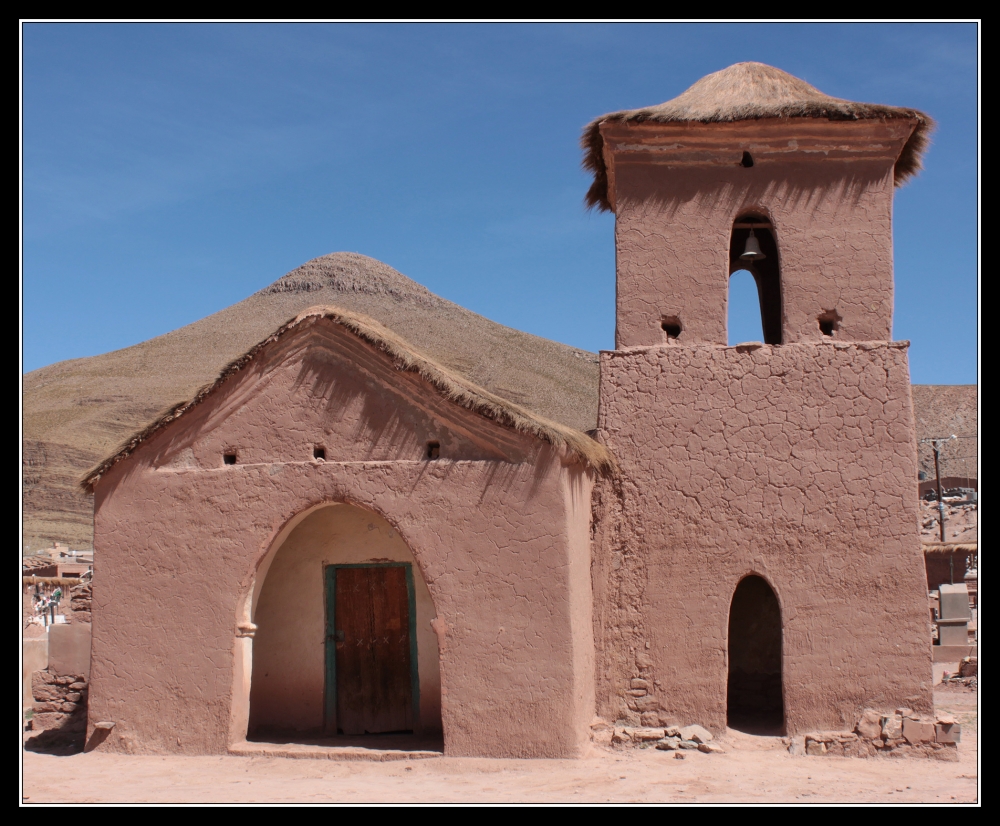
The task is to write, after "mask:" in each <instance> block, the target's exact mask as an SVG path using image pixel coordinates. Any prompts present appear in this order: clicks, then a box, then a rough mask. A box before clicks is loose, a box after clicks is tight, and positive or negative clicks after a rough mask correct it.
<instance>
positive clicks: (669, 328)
mask: <svg viewBox="0 0 1000 826" xmlns="http://www.w3.org/2000/svg"><path fill="white" fill-rule="evenodd" d="M660 329H661V330H663V332H664V333H665V334H666V337H667V341H670V340H672V339H675V338H678V337H679V336H680V334H681V330H682V329H683V328H682V327H681V320H680V319H679V318H677V317H676V316H668V317H667V318H664V319H663V320H662V321H661V322H660Z"/></svg>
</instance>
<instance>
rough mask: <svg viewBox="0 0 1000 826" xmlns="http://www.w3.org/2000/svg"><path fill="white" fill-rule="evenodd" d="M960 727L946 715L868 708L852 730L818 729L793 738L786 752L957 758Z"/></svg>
mask: <svg viewBox="0 0 1000 826" xmlns="http://www.w3.org/2000/svg"><path fill="white" fill-rule="evenodd" d="M961 736H962V727H961V726H960V725H959V724H958V722H957V721H956V720H955V718H954V717H951V716H949V715H926V714H917V713H916V712H914V711H912V710H911V709H908V708H898V709H896V711H895V713H894V714H884V713H882V712H878V711H873V710H868V711H865V713H864V714H863V715H862V716H861V720H860V721H859V722H858V724H857V725H856V726H855V727H854V731H818V732H812V733H811V734H807V735H806V736H805V738H804V743H803V741H802V740H800V739H798V738H796V739H793V741H792V743H791V745H790V746H789V749H788V750H789V751H790V752H792V753H793V754H794V753H802V752H803V751H804V752H805V754H809V755H815V756H825V755H836V756H842V757H874V756H875V755H877V754H884V755H888V756H891V757H906V756H913V757H933V758H935V759H937V760H946V761H957V760H958V743H959V741H960V740H961Z"/></svg>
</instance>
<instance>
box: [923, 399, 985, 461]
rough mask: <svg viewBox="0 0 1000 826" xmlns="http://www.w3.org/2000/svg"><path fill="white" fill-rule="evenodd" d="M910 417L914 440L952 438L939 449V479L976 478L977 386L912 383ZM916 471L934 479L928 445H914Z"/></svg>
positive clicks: (977, 440) (932, 455)
mask: <svg viewBox="0 0 1000 826" xmlns="http://www.w3.org/2000/svg"><path fill="white" fill-rule="evenodd" d="M913 414H914V417H915V418H916V420H917V438H918V439H924V438H938V437H945V438H947V437H948V436H951V435H953V434H954V435H956V436H958V437H959V438H957V439H955V440H954V441H951V442H948V443H947V444H945V445H943V446H942V450H941V459H940V462H941V476H942V477H950V478H965V479H969V480H977V479H978V478H979V466H978V454H979V435H978V434H979V387H978V386H977V385H975V384H915V385H913ZM917 455H918V457H919V459H920V470H921V471H923V472H924V473H926V474H927V478H928V479H933V478H934V451H933V450H932V448H931V446H930V445H928V444H918V445H917Z"/></svg>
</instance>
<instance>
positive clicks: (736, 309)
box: [728, 215, 781, 344]
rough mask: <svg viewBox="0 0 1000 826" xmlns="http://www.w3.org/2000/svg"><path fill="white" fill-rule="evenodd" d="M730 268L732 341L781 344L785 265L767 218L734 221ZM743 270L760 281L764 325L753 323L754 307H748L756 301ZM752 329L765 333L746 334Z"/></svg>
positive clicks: (735, 342) (758, 294) (756, 281)
mask: <svg viewBox="0 0 1000 826" xmlns="http://www.w3.org/2000/svg"><path fill="white" fill-rule="evenodd" d="M741 271H742V272H741ZM729 272H730V281H729V304H730V306H729V325H730V328H729V335H728V341H729V344H739V343H741V342H743V341H760V340H763V342H764V343H765V344H781V266H780V262H779V261H778V245H777V243H776V242H775V239H774V229H773V227H772V226H771V223H770V221H768V220H767V219H766V218H761V217H758V216H755V215H745V216H743V217H741V218H738V219H737V220H736V222H735V223H734V224H733V234H732V238H731V240H730V243H729ZM743 273H749V274H750V275H751V276H752V277H753V280H754V282H755V284H756V288H757V290H756V292H757V302H756V303H757V306H758V308H759V311H760V327H756V325H753V326H751V324H750V322H749V321H748V316H750V315H752V312H753V311H752V309H744V308H746V307H747V306H748V305H749V306H751V307H752V305H753V301H752V298H750V295H752V292H751V291H750V290H748V289H746V287H747V285H746V282H745V275H744V274H743ZM750 329H752V330H754V331H756V330H759V331H760V333H761V335H760V336H759V337H755V338H742V337H741V336H745V335H747V332H748V330H750Z"/></svg>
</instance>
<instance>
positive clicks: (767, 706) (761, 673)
mask: <svg viewBox="0 0 1000 826" xmlns="http://www.w3.org/2000/svg"><path fill="white" fill-rule="evenodd" d="M726 703H727V709H728V725H729V726H730V727H731V728H736V729H740V730H742V731H749V732H753V733H756V734H782V733H783V732H784V725H785V716H784V702H783V697H782V682H781V607H780V606H779V605H778V598H777V597H776V596H775V594H774V591H773V590H771V586H770V585H768V584H767V582H766V581H765V580H764V579H763V578H762V577H759V576H755V575H751V576H748V577H744V578H743V579H742V580H741V581H740V583H739V585H737V586H736V592H735V593H734V594H733V601H732V603H731V605H730V607H729V679H728V686H727V691H726Z"/></svg>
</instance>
